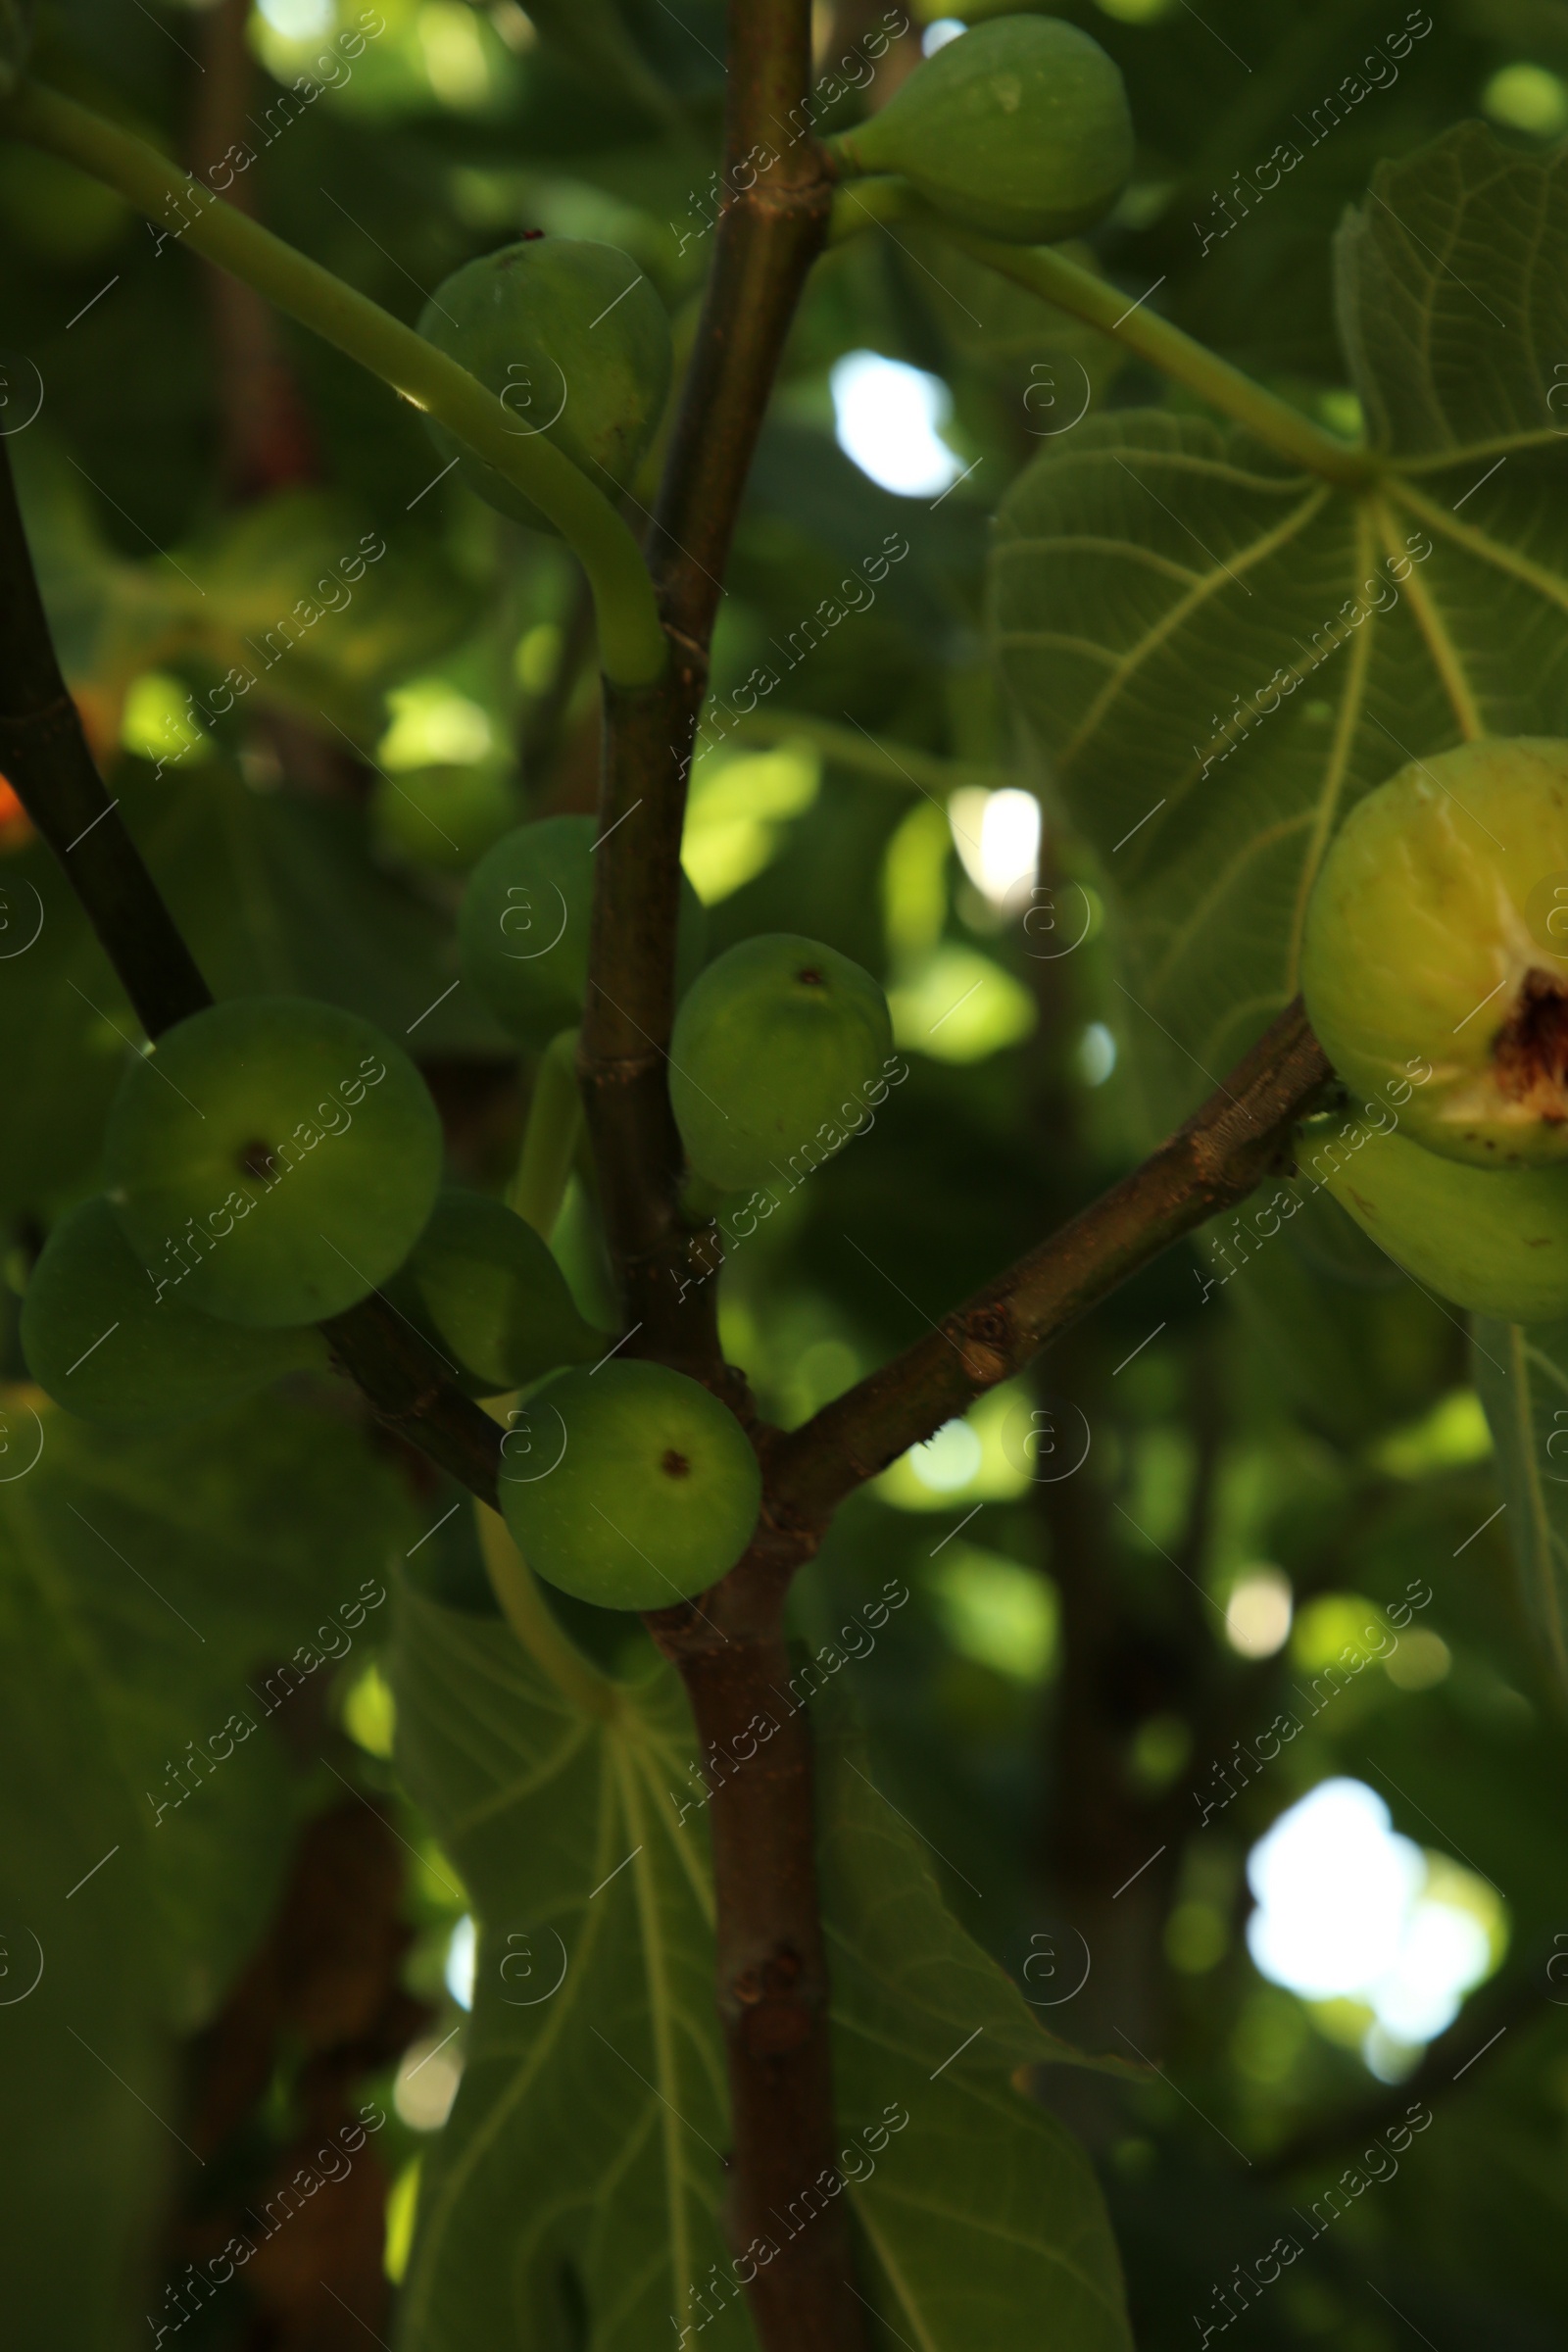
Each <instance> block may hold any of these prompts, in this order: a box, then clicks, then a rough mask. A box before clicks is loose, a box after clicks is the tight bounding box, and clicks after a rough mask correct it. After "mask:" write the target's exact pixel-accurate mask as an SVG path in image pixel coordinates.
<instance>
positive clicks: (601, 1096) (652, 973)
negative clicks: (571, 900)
mask: <svg viewBox="0 0 1568 2352" xmlns="http://www.w3.org/2000/svg"><path fill="white" fill-rule="evenodd" d="M809 75H810V7H809V0H731V4H730V11H729V58H728V93H727V105H726V110H725V160H724V185H725V191H726V193H725V197H724V202H723V209H722V211H721V213H720V216H719V221H718V225H717V228H716V230H715V235H714V252H713V262H712V268H711V272H710V277H709V284H708V289H707V294H706V298H705V301H704V306H703V314H702V319H701V323H700V325H699V327H698V333H697V341H696V346H695V349H694V352H693V356H692V362H691V367H690V369H689V372H688V375H687V380H686V384H685V387H684V391H683V395H682V400H681V406H680V411H679V414H678V416H677V418H676V423H675V428H674V432H673V435H672V438H671V443H670V450H669V456H668V459H667V462H666V466H665V471H664V479H663V484H662V490H661V494H660V500H659V507H658V513H657V515H656V517H655V522H654V527H653V532H652V538H651V545H650V554H649V561H650V566H651V569H652V571H653V575H654V581H655V585H656V588H657V591H658V594H659V599H660V607H661V612H662V617H663V620H664V626H665V629H666V632H667V634H668V637H669V643H670V662H669V667H668V670H667V671H666V674H665V676H664V678H663V679H662V680H661V681H660V682H659V683H658V684H656V685H654V686H651V687H648V688H644V689H642V690H640V691H638V692H636V693H624V692H617V691H614V690H611V691H609V692H608V693H607V697H606V705H605V763H604V780H603V791H602V796H601V802H600V841H601V845H602V846H601V848H600V850H599V851H598V853H597V857H598V871H597V874H596V877H595V894H594V912H593V935H592V939H591V942H590V953H589V967H588V968H589V983H588V1003H587V1008H586V1011H585V1015H584V1020H583V1026H582V1033H581V1041H580V1045H579V1054H578V1066H579V1071H580V1074H581V1079H582V1087H583V1102H584V1108H585V1113H586V1117H587V1123H588V1129H589V1133H590V1135H591V1137H592V1139H593V1145H594V1152H595V1159H596V1165H597V1169H598V1175H599V1190H600V1202H601V1207H602V1210H603V1213H604V1218H605V1227H606V1234H607V1238H608V1240H609V1243H610V1247H611V1252H612V1255H613V1259H614V1261H615V1266H616V1271H617V1275H618V1277H619V1281H620V1286H621V1296H622V1301H623V1307H624V1313H625V1320H626V1323H627V1325H628V1326H629V1327H633V1329H634V1337H633V1340H632V1346H633V1347H634V1348H636V1349H637V1350H638V1351H639V1352H643V1353H647V1354H651V1355H658V1356H661V1357H662V1358H663V1359H664V1360H665V1361H666V1362H672V1363H676V1364H681V1365H683V1366H684V1367H685V1368H686V1369H688V1370H690V1371H692V1372H694V1373H696V1374H698V1376H699V1377H701V1378H704V1379H706V1380H708V1381H709V1382H710V1384H711V1386H713V1387H714V1388H716V1389H719V1390H720V1391H721V1392H723V1391H729V1390H730V1389H731V1388H732V1385H733V1384H732V1383H731V1381H730V1378H729V1376H728V1375H727V1374H726V1372H725V1368H724V1365H723V1359H722V1354H721V1351H720V1348H719V1345H718V1335H717V1327H716V1321H715V1317H714V1307H713V1302H714V1294H715V1292H716V1290H717V1284H716V1283H698V1282H693V1281H692V1280H690V1276H691V1273H692V1271H693V1266H692V1250H693V1247H694V1241H695V1237H694V1236H693V1235H692V1234H691V1232H690V1231H689V1229H688V1228H687V1226H686V1224H685V1222H684V1220H683V1218H682V1216H681V1211H680V1184H681V1174H682V1153H681V1146H680V1139H679V1136H678V1134H677V1133H676V1130H675V1124H674V1119H673V1117H672V1115H671V1112H670V1107H669V1090H668V1084H667V1079H666V1064H667V1060H668V1048H669V1038H670V1027H671V1022H672V1018H673V1012H674V972H675V956H676V926H677V921H678V915H679V886H680V836H681V827H682V823H683V820H684V814H685V801H686V778H687V773H688V770H689V767H690V764H691V757H692V748H693V742H694V738H695V735H696V729H697V720H698V716H699V714H700V712H701V710H702V704H703V698H704V696H705V694H706V692H707V684H708V643H709V638H710V636H711V630H712V625H713V617H714V613H716V611H717V607H718V600H719V597H720V596H721V594H722V593H723V591H722V587H721V581H722V577H723V572H724V567H725V564H726V563H727V560H728V556H729V548H730V542H731V539H732V537H733V535H734V530H735V522H736V517H737V515H738V514H739V511H740V505H741V499H742V496H743V494H744V491H745V487H746V480H747V476H748V474H749V472H750V470H751V463H752V456H753V452H754V450H755V448H756V445H757V438H758V434H759V432H760V429H761V424H762V418H763V417H764V415H765V413H766V409H767V404H768V400H769V398H770V396H771V393H772V387H773V381H774V377H775V374H776V372H777V368H778V363H779V358H780V355H781V353H782V351H783V348H784V343H785V339H786V337H787V335H788V332H789V328H790V323H791V320H792V319H793V317H794V314H795V308H796V304H797V302H798V300H799V297H800V292H801V288H802V287H803V285H804V284H805V282H806V278H807V274H808V272H809V270H810V267H811V264H812V262H813V261H814V260H815V258H816V256H817V254H818V253H819V251H820V250H821V247H822V244H823V242H824V240H825V237H826V233H827V222H828V214H829V209H830V204H831V187H830V182H829V178H828V174H827V172H826V169H825V166H824V163H823V159H822V156H821V153H820V150H819V149H818V148H817V146H816V144H815V142H814V141H813V140H811V139H809V138H808V137H803V136H802V135H800V133H799V132H798V131H797V130H795V129H794V128H793V127H792V125H791V123H790V121H789V118H790V116H791V114H792V112H793V113H796V114H797V115H798V114H799V110H800V107H801V104H802V101H803V100H804V98H805V96H806V91H807V87H808V83H809ZM769 158H770V159H771V160H770V161H769V160H767V159H769ZM734 1400H735V1401H736V1402H737V1403H738V1404H739V1405H740V1406H741V1408H742V1409H743V1410H744V1407H745V1398H744V1394H743V1393H737V1394H736V1395H735V1398H734ZM800 1556H801V1552H800V1547H799V1546H798V1545H796V1544H793V1543H792V1542H791V1540H790V1539H789V1538H788V1537H782V1538H781V1537H780V1536H778V1535H777V1534H776V1533H775V1532H773V1531H772V1530H771V1529H770V1528H769V1526H768V1524H767V1522H766V1521H765V1520H764V1523H763V1527H762V1530H761V1532H760V1536H759V1539H758V1543H757V1544H756V1546H755V1547H754V1549H753V1551H752V1552H751V1553H749V1554H748V1556H747V1558H746V1559H745V1560H744V1561H743V1562H742V1563H741V1564H740V1565H739V1567H737V1568H736V1569H734V1570H733V1571H732V1572H731V1573H730V1575H729V1576H727V1577H726V1578H725V1579H724V1580H723V1582H722V1584H721V1585H720V1586H719V1587H718V1588H717V1590H716V1591H715V1592H714V1593H712V1594H711V1595H710V1596H709V1599H708V1601H707V1603H706V1604H705V1610H704V1613H703V1614H702V1615H700V1616H699V1615H698V1614H697V1613H696V1612H695V1611H692V1610H690V1609H683V1610H677V1611H673V1612H663V1613H661V1615H660V1616H658V1617H656V1618H654V1619H652V1620H651V1630H652V1631H653V1632H654V1634H655V1636H656V1639H658V1640H659V1641H660V1642H661V1645H662V1647H663V1648H664V1650H665V1651H666V1654H668V1655H669V1656H671V1657H673V1658H674V1659H675V1660H676V1663H677V1664H678V1666H679V1668H680V1671H681V1674H682V1676H683V1678H684V1681H685V1686H686V1691H687V1695H688V1696H689V1698H690V1700H691V1704H692V1711H693V1714H694V1716H695V1718H696V1721H697V1727H698V1731H699V1735H700V1737H701V1740H702V1742H703V1747H704V1752H705V1754H714V1753H718V1754H722V1753H725V1752H728V1751H729V1750H730V1749H731V1748H732V1746H733V1743H734V1741H735V1740H737V1739H738V1738H739V1737H740V1735H741V1734H742V1733H743V1732H744V1731H745V1729H746V1726H747V1725H748V1724H749V1723H750V1722H751V1720H752V1718H753V1717H754V1716H755V1715H757V1714H758V1713H759V1712H764V1711H765V1712H766V1713H767V1714H768V1715H769V1716H770V1717H771V1716H773V1715H774V1714H776V1702H775V1699H774V1696H773V1693H774V1691H776V1690H777V1689H778V1688H780V1687H782V1684H783V1683H784V1681H785V1680H787V1678H788V1660H787V1657H786V1652H785V1646H784V1635H783V1604H784V1595H785V1593H786V1591H787V1589H788V1584H789V1577H790V1573H791V1571H792V1570H793V1568H794V1567H796V1566H798V1565H799V1560H800ZM764 1753H765V1758H766V1761H765V1763H762V1762H759V1764H758V1766H757V1768H756V1769H755V1770H753V1771H752V1772H748V1773H743V1774H738V1775H735V1776H733V1777H731V1778H729V1779H719V1780H717V1781H716V1783H715V1786H714V1787H713V1789H712V1799H711V1811H710V1822H711V1832H712V1852H713V1877H714V1892H715V1896H716V1911H717V1931H716V1951H715V1968H716V1977H717V1997H718V2009H719V2017H720V2021H721V2024H722V2028H723V2033H724V2040H725V2050H726V2057H727V2061H728V2074H729V2088H730V2109H731V2131H732V2135H733V2167H734V2169H733V2173H732V2178H731V2187H730V2196H729V2211H728V2216H727V2222H728V2228H729V2232H730V2237H731V2241H732V2243H733V2245H734V2247H735V2250H736V2252H737V2254H738V2253H740V2252H742V2251H743V2250H744V2249H745V2248H746V2247H747V2246H748V2245H749V2244H750V2243H751V2241H752V2240H753V2239H754V2238H756V2237H767V2238H769V2239H770V2240H771V2239H772V2238H774V2237H776V2234H777V2232H776V2230H775V2229H774V2226H773V2222H772V2217H771V2214H770V2212H769V2208H770V2207H772V2206H777V2207H778V2209H779V2210H780V2211H781V2212H782V2211H785V2210H787V2209H788V2207H789V2206H790V2204H791V2202H792V2201H793V2200H795V2199H797V2198H799V2196H800V2195H801V2193H802V2190H803V2189H804V2188H805V2186H806V2185H807V2183H808V2182H809V2181H813V2180H818V2179H819V2177H821V2176H823V2175H824V2174H827V2173H830V2172H831V2168H832V2167H833V2164H834V2149H835V2137H834V2111H833V2088H832V2080H831V2065H830V2055H829V2042H828V1986H827V1970H826V1965H825V1962H824V1959H823V1953H822V1938H821V1926H820V1920H819V1915H818V1907H817V1893H816V1863H815V1812H814V1806H813V1803H812V1793H811V1751H810V1742H809V1734H808V1732H807V1730H806V1725H805V1720H804V1717H799V1718H792V1719H791V1720H790V1722H789V1724H788V1726H787V1727H786V1728H784V1729H783V1730H781V1731H780V1732H779V1733H778V1735H777V1736H776V1737H775V1738H774V1740H772V1741H771V1742H770V1743H769V1745H768V1746H767V1748H766V1749H765V1751H764ZM754 2268H755V2277H754V2279H753V2281H752V2283H751V2286H750V2288H749V2300H750V2304H751V2310H752V2316H753V2319H754V2321H755V2322H756V2325H757V2328H758V2332H759V2335H760V2339H761V2342H762V2344H763V2346H764V2347H765V2352H798V2347H800V2346H802V2345H805V2344H810V2345H814V2346H820V2347H821V2352H863V2347H864V2343H865V2328H864V2315H863V2310H862V2307H861V2305H860V2304H859V2302H858V2300H857V2298H856V2296H855V2294H854V2293H853V2292H852V2290H851V2288H850V2286H849V2284H848V2281H849V2279H850V2278H851V2277H852V2275H853V2274H852V2249H851V2245H850V2238H849V2230H848V2224H847V2221H846V2218H845V2216H844V2213H843V2209H842V2207H841V2206H840V2205H838V2204H837V2203H835V2204H833V2205H832V2206H831V2208H830V2209H829V2210H828V2211H827V2212H824V2213H821V2214H819V2215H818V2216H817V2220H816V2223H815V2226H814V2227H813V2229H810V2230H809V2231H804V2232H802V2233H800V2234H799V2235H797V2236H794V2237H791V2238H790V2239H789V2241H788V2243H787V2244H786V2245H784V2246H782V2247H780V2248H779V2251H778V2253H777V2254H776V2255H775V2257H774V2258H773V2259H772V2260H771V2261H769V2262H768V2263H766V2265H765V2266H763V2267H756V2266H754Z"/></svg>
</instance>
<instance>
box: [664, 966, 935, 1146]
mask: <svg viewBox="0 0 1568 2352" xmlns="http://www.w3.org/2000/svg"><path fill="white" fill-rule="evenodd" d="M892 1047H893V1027H892V1023H891V1021H890V1020H889V1017H888V1005H887V999H886V998H885V997H884V996H883V994H882V991H881V989H880V988H878V986H877V984H876V982H875V981H874V980H873V979H872V977H871V975H870V973H869V972H867V971H864V970H862V969H861V967H860V965H859V964H858V963H852V962H851V960H850V958H849V956H841V955H840V954H839V953H838V951H837V950H836V949H835V948H826V947H823V946H822V944H821V942H820V941H818V940H814V939H802V938H799V937H798V936H797V935H796V934H795V933H794V932H788V931H779V932H769V933H766V934H764V935H763V936H762V937H760V938H758V939H743V940H742V941H741V942H740V944H739V945H738V946H737V947H733V948H731V949H729V951H728V952H727V953H726V954H725V955H723V956H719V957H718V958H717V960H716V962H713V963H711V964H710V965H709V966H708V968H707V970H706V971H705V972H703V973H702V974H701V975H700V977H699V978H698V979H697V980H696V981H695V982H694V984H693V986H692V988H691V989H690V991H689V992H688V994H687V996H686V997H685V999H684V1001H683V1002H682V1005H681V1007H680V1010H679V1012H678V1013H677V1014H676V1016H675V1029H674V1034H673V1036H672V1037H671V1039H670V1047H669V1099H670V1102H671V1103H672V1104H673V1106H674V1111H675V1123H676V1125H677V1126H678V1127H679V1129H680V1132H681V1141H682V1142H683V1143H684V1144H685V1146H686V1155H687V1158H688V1159H689V1160H690V1162H691V1164H692V1167H693V1169H694V1171H695V1172H696V1174H697V1175H699V1176H702V1177H705V1178H706V1179H707V1181H708V1182H709V1183H710V1184H712V1185H717V1186H718V1187H719V1189H720V1190H721V1191H725V1192H738V1191H743V1190H746V1189H748V1188H750V1187H753V1186H756V1185H762V1184H766V1183H767V1182H768V1181H769V1179H770V1178H772V1177H775V1176H782V1175H784V1174H785V1172H786V1170H787V1169H788V1168H789V1167H790V1166H791V1165H792V1164H793V1165H794V1166H795V1167H796V1169H797V1170H798V1171H799V1172H804V1171H803V1170H801V1169H800V1162H801V1159H802V1156H803V1155H805V1165H806V1169H809V1168H811V1167H813V1166H815V1165H817V1164H818V1163H819V1162H820V1161H821V1160H822V1159H824V1158H826V1157H827V1156H828V1155H829V1153H831V1152H834V1151H836V1150H837V1149H838V1147H839V1145H840V1144H841V1143H843V1142H844V1141H845V1138H846V1136H847V1135H848V1134H853V1133H854V1132H855V1131H856V1129H857V1128H858V1127H859V1126H860V1125H862V1124H865V1125H869V1123H870V1119H871V1111H870V1108H869V1107H868V1104H869V1101H870V1100H872V1099H875V1100H880V1097H875V1098H870V1097H868V1094H867V1089H868V1088H871V1087H873V1086H874V1085H875V1083H876V1081H878V1080H879V1079H880V1080H881V1082H882V1085H883V1088H884V1090H885V1088H886V1083H887V1082H886V1078H885V1075H884V1064H885V1062H886V1061H887V1059H888V1058H889V1056H890V1054H891V1052H892ZM824 1129H827V1130H829V1131H830V1132H829V1133H827V1134H824V1133H823V1130H824Z"/></svg>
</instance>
